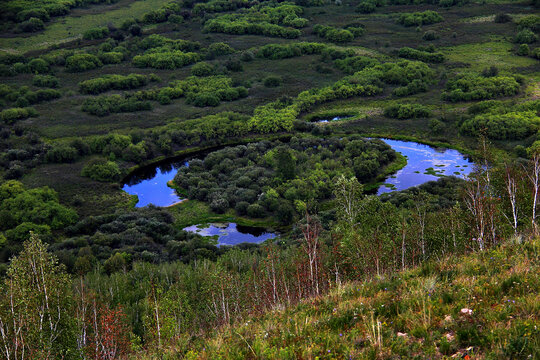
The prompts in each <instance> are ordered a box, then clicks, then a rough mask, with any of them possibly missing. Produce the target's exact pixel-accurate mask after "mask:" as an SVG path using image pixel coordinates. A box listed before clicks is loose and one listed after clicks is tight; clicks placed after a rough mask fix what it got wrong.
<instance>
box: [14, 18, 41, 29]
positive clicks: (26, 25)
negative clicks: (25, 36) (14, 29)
mask: <svg viewBox="0 0 540 360" xmlns="http://www.w3.org/2000/svg"><path fill="white" fill-rule="evenodd" d="M18 29H19V30H20V31H22V32H36V31H41V30H43V29H45V24H44V23H43V20H41V19H38V18H34V17H33V18H30V19H28V20H26V21H24V22H22V23H20V24H19V26H18Z"/></svg>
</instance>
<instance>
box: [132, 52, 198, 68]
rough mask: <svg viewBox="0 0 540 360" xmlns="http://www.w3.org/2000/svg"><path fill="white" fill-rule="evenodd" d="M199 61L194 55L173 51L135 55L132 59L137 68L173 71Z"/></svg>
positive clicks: (196, 55)
mask: <svg viewBox="0 0 540 360" xmlns="http://www.w3.org/2000/svg"><path fill="white" fill-rule="evenodd" d="M199 60H200V56H199V55H198V54H196V53H192V52H188V53H185V52H182V51H179V50H174V51H164V52H157V53H149V54H144V55H137V56H135V57H133V60H132V63H133V65H134V66H137V67H151V68H154V69H170V70H174V69H177V68H181V67H183V66H186V65H190V64H193V63H196V62H197V61H199Z"/></svg>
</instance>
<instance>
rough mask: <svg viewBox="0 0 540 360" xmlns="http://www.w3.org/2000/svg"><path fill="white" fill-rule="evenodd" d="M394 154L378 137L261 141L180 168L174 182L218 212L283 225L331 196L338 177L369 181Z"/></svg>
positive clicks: (211, 154)
mask: <svg viewBox="0 0 540 360" xmlns="http://www.w3.org/2000/svg"><path fill="white" fill-rule="evenodd" d="M394 158H395V153H394V152H393V151H392V150H391V149H390V147H389V146H388V145H386V144H384V143H383V142H381V141H378V140H364V139H353V138H351V139H343V140H339V139H337V138H331V139H296V138H293V139H292V140H291V141H290V142H289V143H288V144H283V143H281V142H259V143H254V144H249V145H247V146H244V145H241V146H236V147H232V148H227V149H223V150H218V151H215V152H212V153H210V154H208V155H207V156H206V157H205V158H204V159H203V160H192V161H190V163H189V167H184V168H182V169H180V171H179V172H178V174H177V175H176V176H175V179H174V181H175V183H176V184H177V185H178V186H179V187H181V188H182V189H184V190H185V191H186V192H187V194H188V197H189V198H190V199H196V200H200V201H205V202H207V203H208V204H209V205H210V207H211V208H212V209H213V210H214V211H216V212H224V211H226V210H227V209H229V208H233V209H235V210H236V211H237V213H238V214H239V215H248V216H250V217H257V218H260V217H265V216H267V215H275V216H276V217H277V218H278V219H279V220H280V221H281V222H282V223H283V224H289V223H291V221H292V220H293V217H294V216H295V215H298V214H302V213H303V212H305V211H306V206H308V205H307V204H310V206H313V205H311V204H320V203H321V202H322V201H323V200H326V199H328V198H329V197H331V196H332V187H333V179H334V178H335V177H336V176H338V175H340V174H345V175H346V176H347V177H351V176H356V177H357V178H358V179H359V180H361V181H364V182H366V181H370V180H372V179H373V178H374V177H375V176H376V174H377V173H378V172H379V171H380V169H381V168H382V167H383V166H384V165H386V164H388V163H389V162H391V161H392V160H393V159H394Z"/></svg>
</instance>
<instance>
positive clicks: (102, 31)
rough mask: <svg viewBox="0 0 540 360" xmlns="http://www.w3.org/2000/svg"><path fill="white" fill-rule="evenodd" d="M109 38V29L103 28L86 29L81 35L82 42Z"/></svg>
mask: <svg viewBox="0 0 540 360" xmlns="http://www.w3.org/2000/svg"><path fill="white" fill-rule="evenodd" d="M107 36H109V29H108V28H107V27H105V26H102V27H96V28H92V29H88V30H86V31H85V32H84V34H83V39H84V40H98V39H105V38H106V37H107Z"/></svg>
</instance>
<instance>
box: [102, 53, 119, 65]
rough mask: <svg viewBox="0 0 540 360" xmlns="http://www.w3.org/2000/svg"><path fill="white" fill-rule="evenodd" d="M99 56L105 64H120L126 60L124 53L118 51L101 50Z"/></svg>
mask: <svg viewBox="0 0 540 360" xmlns="http://www.w3.org/2000/svg"><path fill="white" fill-rule="evenodd" d="M98 58H99V60H101V62H102V63H103V64H120V63H121V62H122V61H123V60H124V54H122V53H121V52H116V51H109V52H101V53H99V54H98Z"/></svg>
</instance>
